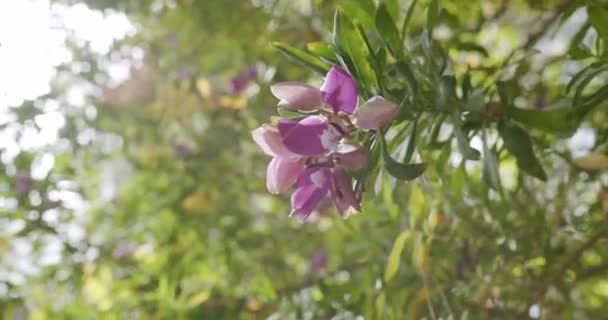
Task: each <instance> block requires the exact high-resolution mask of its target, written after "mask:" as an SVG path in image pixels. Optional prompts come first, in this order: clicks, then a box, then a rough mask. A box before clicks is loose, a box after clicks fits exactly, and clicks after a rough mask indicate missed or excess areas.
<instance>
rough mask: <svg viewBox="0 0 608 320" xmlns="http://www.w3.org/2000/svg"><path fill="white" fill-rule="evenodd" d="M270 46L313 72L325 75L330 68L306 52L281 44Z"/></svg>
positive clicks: (276, 43) (274, 43)
mask: <svg viewBox="0 0 608 320" xmlns="http://www.w3.org/2000/svg"><path fill="white" fill-rule="evenodd" d="M272 45H273V46H274V47H275V48H277V49H279V51H281V53H283V54H284V55H286V56H287V57H288V58H290V59H292V60H294V61H295V62H298V63H300V64H302V65H304V66H305V67H308V68H310V69H313V70H315V71H316V72H319V73H322V74H325V73H327V71H329V69H330V68H331V67H330V66H329V65H328V64H326V63H325V62H323V61H322V60H321V59H319V58H317V57H315V56H312V55H310V54H309V53H307V52H306V51H303V50H300V49H297V48H294V47H292V46H289V45H287V44H284V43H281V42H273V43H272Z"/></svg>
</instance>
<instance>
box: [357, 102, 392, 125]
mask: <svg viewBox="0 0 608 320" xmlns="http://www.w3.org/2000/svg"><path fill="white" fill-rule="evenodd" d="M398 115H399V108H398V107H397V105H396V104H394V103H392V102H390V101H388V100H385V99H384V98H382V97H380V96H375V97H372V98H371V99H369V100H367V101H366V102H365V103H364V104H363V105H362V106H360V107H359V109H358V110H357V114H356V115H355V125H356V126H357V127H358V128H360V129H365V130H377V129H379V128H381V127H383V126H384V125H386V124H387V123H389V122H391V121H393V120H394V119H395V118H396V117H397V116H398Z"/></svg>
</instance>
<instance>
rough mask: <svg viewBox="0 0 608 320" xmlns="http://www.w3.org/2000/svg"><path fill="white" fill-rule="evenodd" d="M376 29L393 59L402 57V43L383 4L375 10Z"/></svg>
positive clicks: (393, 22)
mask: <svg viewBox="0 0 608 320" xmlns="http://www.w3.org/2000/svg"><path fill="white" fill-rule="evenodd" d="M376 28H377V29H378V32H379V33H380V35H381V36H382V39H383V40H384V42H385V43H386V45H387V47H388V48H389V50H390V52H391V54H392V55H393V57H395V58H396V59H399V58H401V57H403V41H402V40H401V37H400V36H399V30H397V26H396V25H395V21H394V20H393V17H391V15H390V13H389V12H388V10H387V9H386V6H385V5H384V3H381V4H380V6H378V9H377V10H376Z"/></svg>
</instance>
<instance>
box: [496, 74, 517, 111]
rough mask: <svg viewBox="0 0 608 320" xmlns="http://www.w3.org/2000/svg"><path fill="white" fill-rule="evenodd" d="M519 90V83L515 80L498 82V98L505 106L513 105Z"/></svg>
mask: <svg viewBox="0 0 608 320" xmlns="http://www.w3.org/2000/svg"><path fill="white" fill-rule="evenodd" d="M517 88H518V87H517V82H516V81H515V80H508V81H497V82H496V90H497V91H498V96H499V97H500V101H501V102H502V104H503V105H504V106H511V105H513V100H514V99H515V96H516V95H517Z"/></svg>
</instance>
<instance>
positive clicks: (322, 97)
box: [252, 67, 399, 219]
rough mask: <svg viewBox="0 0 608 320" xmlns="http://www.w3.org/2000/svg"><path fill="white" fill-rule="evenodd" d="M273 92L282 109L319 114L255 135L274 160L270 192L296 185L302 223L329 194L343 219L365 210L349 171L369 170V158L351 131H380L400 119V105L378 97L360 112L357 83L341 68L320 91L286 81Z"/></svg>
mask: <svg viewBox="0 0 608 320" xmlns="http://www.w3.org/2000/svg"><path fill="white" fill-rule="evenodd" d="M271 91H272V93H273V94H274V95H275V96H276V97H277V98H278V99H279V104H278V106H280V107H284V108H289V109H292V110H296V111H300V112H315V114H313V115H308V116H305V117H304V118H302V119H300V120H299V121H296V120H293V119H286V118H282V119H279V120H278V121H277V122H276V124H275V125H262V126H261V127H259V128H257V129H255V130H254V131H253V132H252V135H253V139H254V140H255V142H256V143H257V144H258V145H259V146H260V148H261V149H262V151H263V152H264V153H265V154H267V155H269V156H271V157H273V159H272V160H271V161H270V164H269V166H268V171H267V177H266V184H267V187H268V190H269V191H270V192H271V193H275V194H276V193H283V192H285V191H287V190H289V189H290V188H291V187H292V186H293V185H294V184H295V189H294V191H293V193H292V195H291V206H292V211H291V215H294V216H296V217H298V218H301V219H306V218H308V217H309V216H310V214H311V213H312V212H313V211H314V210H315V208H317V206H318V205H319V203H320V202H321V201H322V200H323V199H324V198H325V197H327V196H328V195H329V197H330V199H331V201H332V202H333V204H334V206H335V207H336V209H337V210H338V212H339V213H340V215H341V216H342V217H344V218H346V217H347V216H348V215H349V214H350V213H352V212H355V211H360V210H361V205H360V202H361V199H360V196H357V194H356V193H355V191H354V190H353V186H352V178H351V176H350V175H349V173H348V171H359V170H362V169H365V168H366V167H367V165H368V162H369V154H368V151H367V150H366V149H365V148H363V147H361V146H359V145H357V144H353V143H352V142H350V139H351V138H352V136H351V131H353V130H356V129H357V128H359V129H363V130H377V129H379V128H380V127H382V126H384V125H386V124H387V123H389V122H390V121H392V120H393V119H394V118H395V117H396V116H397V114H398V111H399V110H398V108H397V106H396V105H395V104H394V103H392V102H389V101H386V100H385V99H384V98H382V97H379V96H376V97H373V98H372V99H370V100H369V101H367V102H366V103H365V104H364V105H363V106H360V107H359V108H357V101H358V95H357V87H356V85H355V82H354V80H353V79H352V78H351V76H350V75H349V74H348V73H347V72H346V71H345V70H343V69H341V68H340V67H333V68H331V70H330V71H329V72H328V73H327V75H326V77H325V82H324V83H323V85H322V86H321V88H320V89H319V88H315V87H313V86H310V85H308V84H304V83H299V82H280V83H276V84H274V85H272V86H271ZM324 107H325V108H324ZM354 114H356V115H355V116H353V115H354ZM353 118H354V119H356V124H355V126H353V123H352V120H353Z"/></svg>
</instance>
